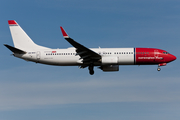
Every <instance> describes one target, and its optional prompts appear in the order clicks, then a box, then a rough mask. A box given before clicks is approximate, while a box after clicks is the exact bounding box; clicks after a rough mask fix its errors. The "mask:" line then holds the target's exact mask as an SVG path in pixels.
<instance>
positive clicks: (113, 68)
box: [99, 65, 119, 72]
mask: <svg viewBox="0 0 180 120" xmlns="http://www.w3.org/2000/svg"><path fill="white" fill-rule="evenodd" d="M99 68H100V69H101V70H103V71H104V72H109V71H119V65H104V66H101V67H99Z"/></svg>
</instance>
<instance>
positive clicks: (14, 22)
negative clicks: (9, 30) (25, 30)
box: [8, 20, 18, 25]
mask: <svg viewBox="0 0 180 120" xmlns="http://www.w3.org/2000/svg"><path fill="white" fill-rule="evenodd" d="M8 24H9V25H18V24H17V22H16V21H15V20H8Z"/></svg>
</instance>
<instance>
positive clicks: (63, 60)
mask: <svg viewBox="0 0 180 120" xmlns="http://www.w3.org/2000/svg"><path fill="white" fill-rule="evenodd" d="M77 60H78V58H77V57H72V56H71V57H59V56H51V57H45V58H44V59H41V61H40V62H41V63H44V64H50V65H60V66H61V65H62V66H68V65H69V66H71V65H78V64H77Z"/></svg>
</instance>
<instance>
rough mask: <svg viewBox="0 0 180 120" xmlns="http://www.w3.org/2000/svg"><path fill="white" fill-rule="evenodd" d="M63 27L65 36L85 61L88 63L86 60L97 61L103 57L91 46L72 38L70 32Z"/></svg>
mask: <svg viewBox="0 0 180 120" xmlns="http://www.w3.org/2000/svg"><path fill="white" fill-rule="evenodd" d="M60 28H61V31H62V34H63V37H64V38H65V39H66V40H67V41H68V42H69V43H70V44H71V45H72V46H74V47H75V48H76V52H77V54H76V55H79V56H80V57H81V58H80V59H83V61H82V62H83V63H86V62H92V63H93V62H96V61H98V60H100V59H101V55H99V54H98V53H96V52H94V51H92V50H90V49H89V48H87V47H85V46H83V45H81V44H79V43H78V42H76V41H74V40H73V39H72V38H70V37H69V36H68V34H67V33H66V32H65V30H64V29H63V28H62V27H60Z"/></svg>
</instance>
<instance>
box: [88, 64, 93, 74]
mask: <svg viewBox="0 0 180 120" xmlns="http://www.w3.org/2000/svg"><path fill="white" fill-rule="evenodd" d="M89 74H90V75H93V74H94V65H93V64H90V65H89Z"/></svg>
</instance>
